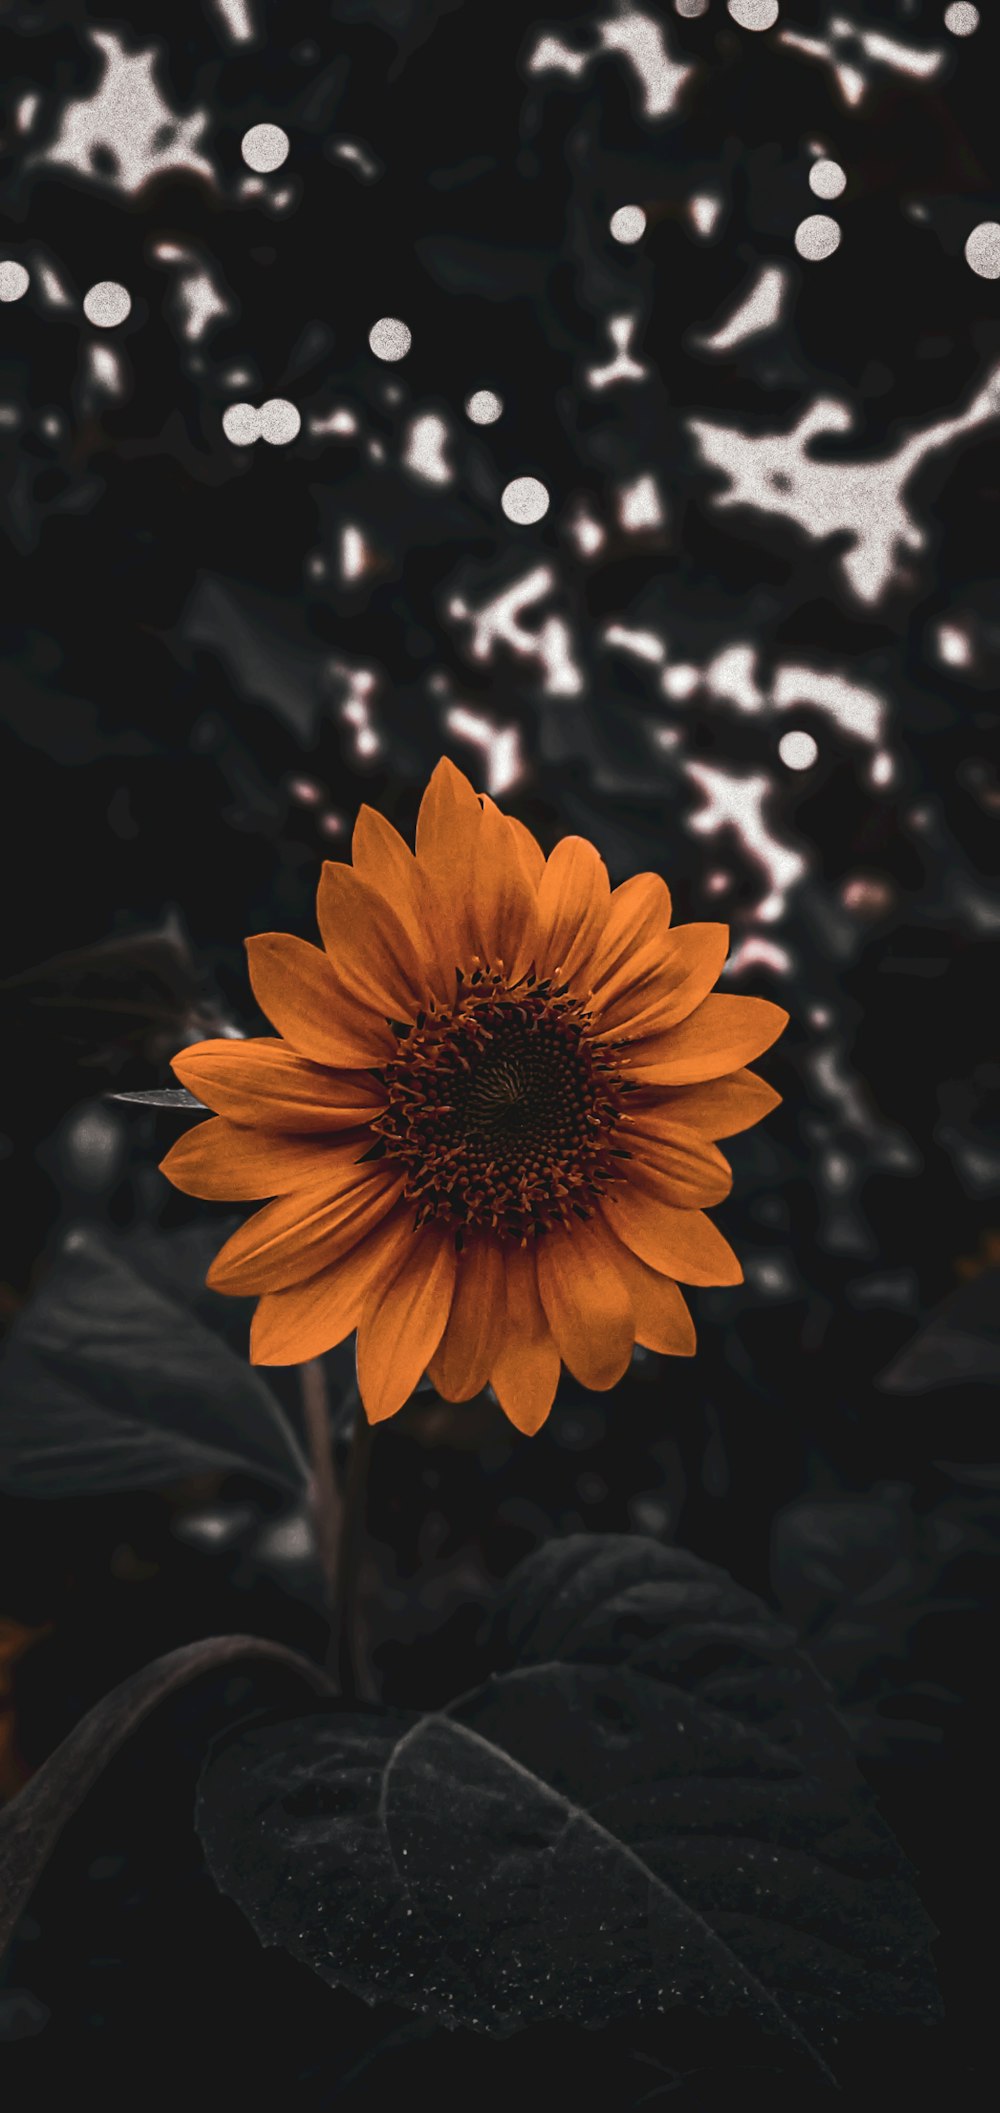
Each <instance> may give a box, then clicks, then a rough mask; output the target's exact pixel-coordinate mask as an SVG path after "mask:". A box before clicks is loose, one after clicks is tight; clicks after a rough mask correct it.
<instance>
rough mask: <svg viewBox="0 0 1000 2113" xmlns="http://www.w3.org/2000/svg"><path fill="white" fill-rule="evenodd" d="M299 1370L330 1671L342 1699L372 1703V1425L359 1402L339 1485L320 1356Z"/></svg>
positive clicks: (327, 1661) (324, 1374)
mask: <svg viewBox="0 0 1000 2113" xmlns="http://www.w3.org/2000/svg"><path fill="white" fill-rule="evenodd" d="M300 1372H301V1384H302V1419H303V1423H304V1425H305V1433H306V1442H307V1445H308V1449H309V1461H310V1466H311V1469H312V1474H311V1478H310V1507H311V1510H312V1519H313V1532H314V1533H315V1536H316V1552H317V1555H318V1556H319V1561H320V1566H321V1569H322V1572H323V1584H324V1588H325V1590H324V1597H325V1601H326V1612H327V1620H328V1622H329V1625H330V1634H329V1642H328V1645H327V1653H326V1667H327V1671H328V1672H329V1673H332V1674H333V1675H334V1678H335V1679H336V1681H337V1685H338V1688H339V1691H340V1693H341V1694H342V1695H344V1696H346V1697H349V1698H353V1699H356V1700H359V1701H365V1702H370V1701H371V1700H372V1699H373V1695H374V1689H373V1687H372V1684H371V1679H370V1676H369V1673H368V1669H367V1665H366V1662H365V1656H364V1652H363V1650H362V1647H361V1641H360V1637H359V1633H358V1619H357V1613H358V1605H357V1602H358V1592H357V1583H358V1559H359V1555H360V1551H361V1548H362V1546H363V1543H364V1528H365V1516H366V1510H367V1502H366V1500H367V1493H368V1461H369V1455H370V1453H371V1442H372V1427H371V1424H370V1423H369V1421H368V1418H367V1416H366V1415H365V1412H364V1409H363V1407H362V1405H361V1403H360V1402H359V1403H358V1409H357V1415H356V1417H355V1420H354V1430H353V1433H352V1436H351V1444H350V1450H349V1452H348V1456H347V1471H346V1473H345V1475H344V1476H343V1479H342V1481H341V1482H339V1483H338V1479H337V1475H336V1473H335V1471H334V1465H333V1448H332V1446H331V1443H330V1410H329V1404H328V1400H327V1386H326V1373H325V1371H324V1369H323V1360H322V1358H319V1357H314V1358H311V1359H310V1360H309V1362H308V1363H306V1364H304V1365H302V1366H301V1368H300Z"/></svg>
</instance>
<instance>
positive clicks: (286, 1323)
mask: <svg viewBox="0 0 1000 2113" xmlns="http://www.w3.org/2000/svg"><path fill="white" fill-rule="evenodd" d="M412 1237H413V1226H412V1218H411V1214H410V1213H409V1212H408V1211H399V1210H396V1211H393V1212H391V1213H390V1215H389V1217H388V1218H384V1219H383V1221H382V1223H381V1225H377V1226H376V1227H375V1230H374V1232H372V1233H369V1234H368V1235H367V1237H366V1238H365V1239H364V1240H359V1241H358V1244H357V1246H356V1247H352V1248H350V1249H349V1251H348V1253H347V1254H345V1255H341V1258H340V1260H339V1262H335V1263H334V1264H333V1266H332V1267H331V1268H329V1269H322V1270H320V1272H319V1274H318V1275H317V1276H315V1277H307V1278H306V1281H305V1283H303V1284H290V1285H289V1286H288V1288H287V1290H285V1291H266V1292H265V1293H264V1296H263V1298H261V1299H258V1301H257V1307H256V1310H255V1313H254V1317H253V1320H252V1322H251V1325H250V1359H251V1363H253V1364H255V1365H300V1364H303V1363H304V1362H305V1360H306V1358H308V1357H322V1356H323V1354H324V1352H325V1351H327V1350H332V1349H333V1347H334V1345H335V1344H336V1343H342V1342H343V1340H344V1337H345V1335H350V1333H351V1331H352V1329H354V1328H356V1327H357V1325H358V1320H359V1318H360V1315H361V1309H362V1306H363V1305H364V1302H365V1298H366V1297H367V1294H368V1291H369V1290H370V1288H371V1285H372V1282H373V1280H375V1279H376V1278H380V1277H381V1276H382V1275H383V1274H384V1273H385V1272H386V1271H387V1270H391V1269H392V1267H393V1265H394V1261H395V1257H396V1253H397V1251H398V1249H399V1247H400V1246H401V1244H402V1243H403V1242H404V1241H405V1240H409V1239H412Z"/></svg>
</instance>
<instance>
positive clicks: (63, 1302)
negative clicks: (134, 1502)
mask: <svg viewBox="0 0 1000 2113" xmlns="http://www.w3.org/2000/svg"><path fill="white" fill-rule="evenodd" d="M212 1469H222V1470H229V1471H230V1472H235V1471H242V1472H243V1473H246V1474H251V1475H255V1476H258V1477H262V1478H263V1479H264V1480H265V1481H266V1482H269V1483H276V1484H277V1485H279V1486H280V1487H281V1488H283V1489H286V1490H293V1491H295V1492H296V1493H300V1492H301V1490H302V1488H303V1487H304V1485H305V1481H306V1479H307V1474H308V1470H307V1467H306V1463H305V1460H304V1458H303V1455H302V1453H301V1451H300V1449H299V1446H298V1443H297V1440H296V1438H295V1436H294V1434H293V1432H292V1431H291V1429H290V1427H289V1425H288V1423H287V1422H286V1419H285V1417H284V1415H283V1413H282V1410H281V1408H280V1405H279V1403H278V1401H277V1399H276V1397H275V1395H274V1394H273V1393H272V1391H271V1389H270V1387H269V1386H268V1385H267V1383H266V1381H265V1380H263V1379H262V1378H261V1376H260V1374H259V1373H258V1372H257V1371H255V1370H254V1368H253V1367H252V1366H251V1365H249V1364H248V1363H247V1362H246V1359H245V1358H244V1357H240V1356H239V1355H238V1354H237V1353H236V1352H235V1351H234V1350H232V1349H230V1347H229V1345H228V1343H226V1342H225V1341H224V1340H223V1338H222V1337H221V1336H218V1335H216V1334H214V1333H213V1332H212V1330H211V1329H210V1328H208V1327H207V1326H206V1325H205V1324H204V1322H203V1321H202V1320H201V1319H200V1318H199V1317H198V1315H197V1314H196V1313H195V1312H194V1311H193V1310H192V1309H191V1307H190V1306H189V1305H182V1304H181V1303H180V1302H179V1300H178V1299H177V1297H176V1296H174V1297H172V1296H170V1294H169V1291H165V1290H161V1289H157V1288H155V1287H154V1285H153V1284H152V1283H151V1282H149V1281H148V1279H147V1278H145V1277H144V1276H143V1275H142V1274H141V1273H140V1271H139V1269H137V1268H136V1267H134V1266H133V1264H132V1263H131V1262H130V1260H129V1259H128V1257H127V1255H126V1254H125V1253H122V1252H116V1251H115V1250H114V1249H113V1248H112V1247H111V1246H110V1245H109V1244H108V1243H107V1241H106V1240H104V1239H102V1238H101V1237H100V1236H99V1235H98V1234H97V1233H95V1232H92V1231H90V1230H87V1231H83V1230H79V1231H77V1232H75V1233H73V1234H72V1235H71V1236H70V1238H69V1239H68V1240H67V1242H66V1243H65V1244H64V1246H63V1249H62V1251H61V1253H60V1254H59V1255H58V1256H57V1257H56V1260H55V1262H54V1264H53V1266H52V1268H51V1269H50V1270H49V1272H48V1274H47V1275H46V1276H45V1278H44V1279H43V1282H42V1283H41V1285H40V1287H39V1289H38V1291H37V1294H36V1295H35V1296H34V1297H33V1298H32V1299H31V1300H30V1301H29V1303H28V1305H27V1306H26V1308H25V1309H24V1311H23V1313H22V1314H21V1315H20V1317H19V1318H18V1320H17V1322H16V1323H15V1326H14V1328H13V1329H12V1331H11V1334H10V1337H9V1340H8V1342H7V1345H6V1346H5V1351H4V1355H3V1360H2V1363H0V1488H3V1489H4V1490H5V1491H7V1492H8V1493H9V1494H11V1495H19V1496H32V1497H67V1496H73V1497H80V1496H83V1495H89V1496H97V1495H103V1494H105V1493H107V1492H108V1491H111V1490H123V1489H134V1490H138V1489H148V1488H155V1487H157V1486H159V1485H161V1484H163V1483H169V1482H176V1481H178V1480H179V1479H180V1478H181V1477H183V1476H185V1475H193V1474H204V1473H206V1472H208V1471H211V1470H212Z"/></svg>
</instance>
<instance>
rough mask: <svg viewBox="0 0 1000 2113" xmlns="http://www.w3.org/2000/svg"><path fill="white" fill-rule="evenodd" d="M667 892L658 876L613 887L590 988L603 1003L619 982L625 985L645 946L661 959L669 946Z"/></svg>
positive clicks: (637, 877) (637, 876)
mask: <svg viewBox="0 0 1000 2113" xmlns="http://www.w3.org/2000/svg"><path fill="white" fill-rule="evenodd" d="M669 931H670V890H669V888H668V887H667V883H666V881H665V880H661V879H660V876H659V874H658V873H636V874H633V876H632V879H631V880H624V881H623V882H622V884H621V887H620V888H615V889H614V891H613V893H612V896H611V902H610V906H609V909H608V918H607V923H606V924H605V927H604V931H603V933H602V935H601V943H600V946H599V948H598V950H597V953H596V954H595V956H594V965H593V971H592V976H593V985H594V989H595V991H600V992H601V993H602V996H603V997H604V999H605V1002H606V1003H610V1002H611V1000H612V999H613V998H614V996H615V994H616V992H617V989H618V986H619V984H620V983H621V982H623V981H624V982H625V983H628V982H629V981H630V979H631V976H632V963H633V962H634V960H635V957H636V955H637V954H638V953H639V952H640V951H641V950H643V949H644V948H646V947H652V949H653V958H656V957H657V956H659V958H660V959H661V960H662V958H663V956H664V954H665V953H666V951H667V947H668V945H669V938H668V934H669Z"/></svg>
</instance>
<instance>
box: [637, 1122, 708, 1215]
mask: <svg viewBox="0 0 1000 2113" xmlns="http://www.w3.org/2000/svg"><path fill="white" fill-rule="evenodd" d="M621 1135H622V1138H623V1140H624V1141H625V1143H626V1144H627V1147H628V1150H629V1151H630V1152H631V1154H632V1157H631V1159H629V1160H627V1161H625V1162H624V1163H623V1166H624V1172H625V1178H626V1179H627V1180H628V1181H637V1182H638V1183H639V1185H640V1187H641V1188H646V1189H649V1191H650V1193H651V1194H652V1195H654V1196H660V1197H661V1198H662V1200H663V1202H664V1203H674V1204H676V1205H677V1206H678V1207H679V1208H680V1209H681V1210H685V1211H689V1210H697V1209H699V1207H700V1206H701V1205H702V1204H706V1203H721V1202H722V1200H723V1198H724V1197H726V1196H728V1194H729V1191H730V1189H731V1188H732V1185H733V1175H732V1169H731V1167H730V1165H729V1162H728V1160H727V1159H724V1158H723V1156H722V1153H721V1152H720V1151H719V1149H718V1147H717V1146H716V1145H713V1144H710V1143H709V1141H708V1139H707V1137H705V1136H704V1134H703V1133H702V1134H699V1132H698V1131H697V1130H685V1129H684V1128H683V1127H682V1125H681V1124H680V1123H674V1124H673V1125H671V1126H670V1127H669V1128H666V1127H662V1128H659V1127H657V1126H656V1125H655V1124H652V1123H650V1124H647V1123H645V1122H644V1120H643V1117H642V1114H641V1112H640V1113H639V1114H636V1115H633V1113H632V1110H631V1108H630V1109H629V1110H628V1113H627V1116H626V1118H625V1120H624V1121H623V1123H622V1129H621Z"/></svg>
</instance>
